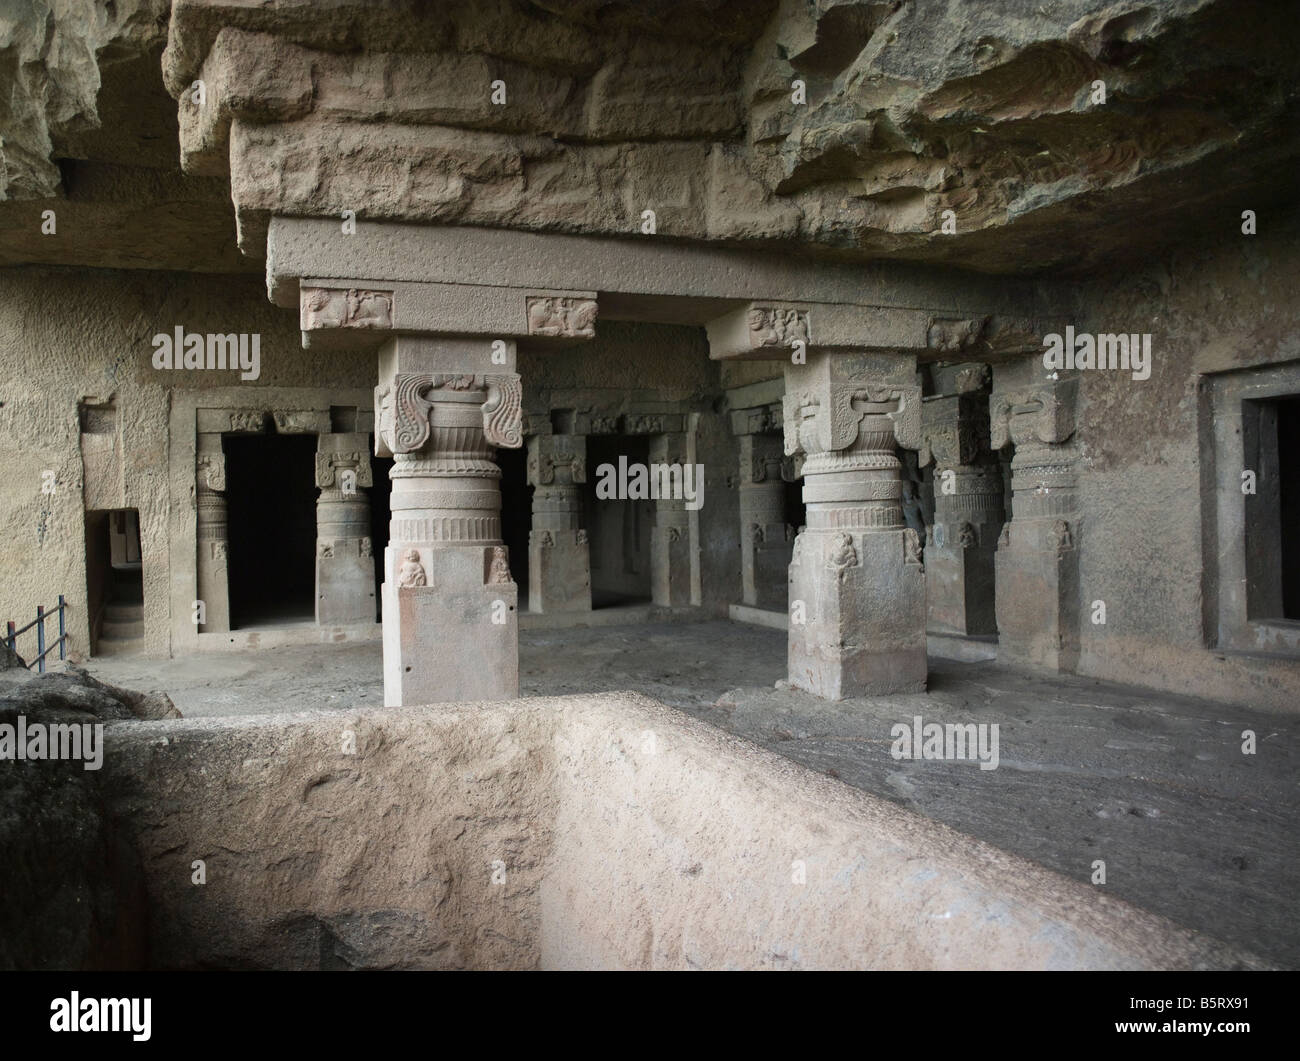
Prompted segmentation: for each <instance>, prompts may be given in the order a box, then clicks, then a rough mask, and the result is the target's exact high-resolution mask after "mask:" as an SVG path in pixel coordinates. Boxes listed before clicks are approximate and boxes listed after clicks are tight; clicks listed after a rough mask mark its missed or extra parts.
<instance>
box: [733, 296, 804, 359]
mask: <svg viewBox="0 0 1300 1061" xmlns="http://www.w3.org/2000/svg"><path fill="white" fill-rule="evenodd" d="M748 323H749V347H750V349H751V350H758V349H761V348H763V347H767V346H786V347H792V346H794V344H795V343H796V342H802V343H803V344H804V345H805V346H809V345H811V344H812V322H811V321H810V320H809V318H808V311H807V310H802V309H794V308H792V307H783V306H755V307H754V308H753V309H751V310H750V311H749V318H748Z"/></svg>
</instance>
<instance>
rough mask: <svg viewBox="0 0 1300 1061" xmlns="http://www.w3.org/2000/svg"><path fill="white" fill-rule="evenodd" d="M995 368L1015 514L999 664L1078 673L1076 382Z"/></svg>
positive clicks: (1007, 529) (994, 423) (1002, 565)
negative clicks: (1012, 448)
mask: <svg viewBox="0 0 1300 1061" xmlns="http://www.w3.org/2000/svg"><path fill="white" fill-rule="evenodd" d="M997 372H998V375H997V377H996V378H995V380H994V391H993V399H992V402H991V403H990V410H989V411H990V419H991V437H992V444H993V447H994V448H995V449H1001V448H1002V447H1003V446H1005V445H1006V444H1007V443H1008V442H1011V443H1014V445H1015V452H1014V455H1013V456H1012V459H1011V492H1012V501H1011V510H1012V518H1011V520H1010V521H1009V522H1008V523H1006V524H1005V525H1004V527H1003V530H1002V538H1001V539H1000V541H999V543H998V551H997V564H996V566H997V619H998V659H999V660H1000V661H1006V662H1011V663H1019V664H1027V665H1031V666H1038V667H1045V668H1048V669H1050V670H1054V671H1067V672H1068V671H1073V670H1074V669H1075V667H1076V665H1077V663H1078V657H1079V561H1078V555H1079V554H1078V547H1079V539H1080V531H1081V527H1080V521H1079V517H1078V514H1077V512H1076V507H1075V506H1076V496H1075V476H1076V465H1077V461H1078V447H1077V441H1076V439H1075V437H1074V428H1075V420H1074V409H1075V400H1076V394H1077V390H1078V380H1077V379H1061V380H1045V381H1044V380H1040V381H1038V382H1029V383H1024V382H1022V381H1027V380H1032V379H1033V378H1034V377H1041V365H1039V364H1038V363H1037V362H1036V361H1032V360H1031V361H1029V362H1025V363H1023V364H1021V363H1018V364H1013V365H1008V366H1006V368H1005V369H1004V368H1003V367H1002V366H999V368H998V370H997Z"/></svg>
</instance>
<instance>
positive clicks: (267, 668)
mask: <svg viewBox="0 0 1300 1061" xmlns="http://www.w3.org/2000/svg"><path fill="white" fill-rule="evenodd" d="M89 669H90V670H91V671H92V672H93V673H94V674H96V675H97V676H99V677H101V678H104V679H105V680H108V681H112V682H115V683H118V684H122V685H126V686H131V687H135V688H161V689H164V690H165V691H166V692H168V693H169V694H170V695H171V697H172V699H173V700H174V701H175V703H176V705H177V707H179V708H180V710H181V711H182V713H183V714H185V715H187V716H198V715H233V714H243V713H261V712H269V711H301V710H306V709H309V708H330V707H335V708H339V709H347V708H351V707H353V706H354V705H357V704H368V705H369V704H375V705H378V704H380V703H382V701H383V683H382V676H381V646H380V645H379V644H378V643H377V642H364V643H350V644H339V645H328V646H326V645H312V646H294V647H290V648H284V649H279V650H276V651H273V652H266V651H264V652H257V653H234V652H230V653H222V654H219V655H211V656H202V657H197V658H191V659H184V660H160V661H148V660H140V659H106V660H95V661H92V662H91V664H90V665H89ZM784 673H785V634H784V633H782V632H780V631H777V630H770V629H764V628H760V627H755V626H747V625H740V624H738V623H731V622H722V621H715V622H704V623H653V624H647V625H637V626H607V627H602V628H590V629H582V628H579V629H564V630H538V629H533V630H527V629H526V630H524V631H523V632H522V633H521V635H520V682H521V687H522V691H523V693H525V694H526V695H531V694H546V695H562V694H565V693H574V692H590V691H597V690H614V689H630V690H635V691H638V692H641V693H644V694H645V695H648V696H652V697H655V698H656V699H659V700H661V701H663V702H664V703H666V704H670V705H672V706H674V707H677V708H679V709H681V710H683V711H686V712H688V713H689V714H692V715H694V716H696V717H698V718H701V719H703V720H705V721H706V722H709V723H712V724H713V725H716V726H720V727H722V728H723V729H726V730H729V731H731V732H733V733H736V734H739V735H742V736H744V737H747V738H749V739H751V740H754V741H756V742H758V743H760V744H762V745H764V746H766V747H768V748H770V749H772V750H773V751H776V752H778V753H780V754H782V755H785V756H787V757H789V758H790V759H793V760H795V761H796V762H799V763H802V764H804V765H805V766H808V767H810V768H811V769H814V770H819V771H822V772H824V773H827V774H830V775H831V776H834V777H838V778H839V779H841V780H842V781H843V782H845V783H846V784H849V785H853V786H856V787H858V788H861V789H863V790H865V791H868V792H871V793H874V794H875V795H878V796H881V797H884V798H886V799H889V800H892V801H894V802H896V803H899V804H901V805H903V806H905V807H908V808H910V809H912V810H914V811H917V812H918V813H921V814H924V815H926V816H928V817H931V818H934V819H937V820H939V821H942V822H945V823H947V824H948V825H951V826H953V827H954V828H957V829H960V830H962V831H963V832H966V833H968V834H970V835H973V836H976V837H978V838H980V839H982V840H985V841H987V842H989V843H991V844H993V845H995V846H997V847H1001V848H1003V849H1005V850H1008V851H1012V852H1015V853H1017V854H1020V855H1023V856H1025V857H1028V858H1031V859H1034V860H1036V861H1038V862H1040V863H1042V864H1043V865H1046V866H1049V867H1051V868H1052V869H1055V870H1057V871H1058V872H1060V873H1063V874H1065V875H1066V876H1070V877H1074V878H1077V879H1080V880H1089V879H1091V876H1092V874H1093V862H1094V861H1095V860H1098V859H1101V860H1104V862H1105V870H1106V883H1105V884H1104V885H1099V887H1104V888H1105V889H1106V890H1107V891H1109V892H1110V893H1111V894H1112V895H1115V896H1118V897H1121V898H1123V899H1126V900H1128V901H1130V902H1132V903H1134V904H1136V905H1138V906H1142V907H1145V908H1147V909H1149V910H1152V911H1154V912H1156V913H1160V914H1163V915H1165V916H1167V917H1169V918H1171V919H1173V920H1175V921H1178V922H1181V923H1182V924H1185V925H1187V926H1189V927H1192V928H1196V929H1199V930H1201V931H1204V932H1207V933H1209V934H1211V935H1214V936H1217V937H1218V938H1220V939H1222V940H1224V941H1227V942H1230V943H1234V944H1236V945H1238V946H1242V947H1245V948H1247V949H1250V950H1253V951H1255V952H1256V953H1257V954H1259V955H1260V956H1261V957H1264V958H1266V959H1270V960H1272V961H1274V962H1276V963H1278V964H1280V965H1283V966H1286V967H1290V968H1295V967H1300V919H1298V918H1297V917H1296V914H1297V896H1300V828H1298V827H1297V822H1300V769H1298V768H1300V752H1298V751H1297V744H1296V738H1297V736H1298V735H1300V718H1297V717H1292V716H1288V715H1277V714H1270V713H1266V712H1263V711H1259V710H1252V709H1246V708H1240V707H1236V706H1231V705H1229V706H1224V705H1219V704H1215V703H1212V702H1208V701H1200V700H1194V699H1189V698H1186V697H1175V696H1169V695H1165V694H1157V693H1152V692H1149V691H1144V690H1141V689H1135V688H1130V687H1124V686H1118V685H1112V684H1107V683H1103V682H1098V681H1093V680H1089V679H1080V678H1056V677H1052V678H1047V677H1035V676H1028V675H1025V674H1021V673H1017V672H1013V671H1010V670H1007V669H1004V668H1000V667H999V666H998V665H997V664H996V663H992V662H973V663H961V662H954V661H949V660H944V659H932V660H931V671H930V691H929V692H928V693H926V694H922V695H912V696H894V697H874V698H868V699H858V700H847V701H843V702H841V703H838V704H836V703H827V702H824V701H821V700H817V699H816V698H814V697H811V696H807V695H805V694H802V693H797V692H792V691H788V690H783V689H780V688H777V687H775V686H776V683H777V682H778V681H779V680H780V679H781V678H782V677H783V675H784ZM915 715H920V716H922V718H923V720H924V722H926V723H929V722H938V723H952V722H957V723H967V722H976V723H980V722H987V723H997V724H998V726H999V738H1000V740H999V752H1000V763H999V766H998V768H997V769H995V770H981V769H979V767H978V765H977V764H976V763H974V762H969V761H968V762H945V761H934V760H924V761H896V760H895V759H894V758H893V757H892V756H891V754H890V750H891V744H892V740H891V735H890V730H891V727H892V726H893V725H894V724H895V723H899V722H902V723H906V724H910V723H911V720H912V718H913V716H915ZM1247 729H1250V730H1253V731H1254V732H1255V734H1256V736H1257V742H1258V751H1257V754H1255V755H1244V754H1242V750H1241V745H1242V739H1241V734H1242V731H1243V730H1247Z"/></svg>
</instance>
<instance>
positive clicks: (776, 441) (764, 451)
mask: <svg viewBox="0 0 1300 1061" xmlns="http://www.w3.org/2000/svg"><path fill="white" fill-rule="evenodd" d="M774 414H775V415H774ZM779 416H780V406H773V407H767V406H761V407H759V408H755V409H742V410H739V411H737V412H734V413H732V418H731V422H732V430H733V431H734V432H735V433H736V434H737V435H739V436H740V498H739V500H740V582H741V602H742V603H743V604H747V605H749V606H750V607H752V608H765V609H768V610H775V611H781V612H783V611H785V608H786V599H785V598H786V588H787V581H788V578H789V567H790V552H791V548H792V545H793V540H794V528H793V527H791V526H790V525H789V524H788V523H787V522H786V516H785V480H784V479H783V468H784V466H785V464H786V461H785V459H784V457H783V455H782V447H781V436H780V435H779V434H776V433H775V432H774V431H772V428H774V427H778V426H779V424H780V421H779Z"/></svg>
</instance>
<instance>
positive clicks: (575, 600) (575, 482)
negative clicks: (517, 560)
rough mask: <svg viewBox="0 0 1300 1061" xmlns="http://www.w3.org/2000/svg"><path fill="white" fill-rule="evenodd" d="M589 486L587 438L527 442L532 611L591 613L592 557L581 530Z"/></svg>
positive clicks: (537, 437)
mask: <svg viewBox="0 0 1300 1061" xmlns="http://www.w3.org/2000/svg"><path fill="white" fill-rule="evenodd" d="M586 481H587V439H586V436H584V435H553V434H552V435H533V436H532V437H530V438H529V439H528V482H529V484H530V485H531V486H533V487H534V490H533V526H532V530H531V531H530V532H529V535H528V610H529V611H531V612H542V613H545V612H589V611H591V555H590V552H589V550H588V547H587V532H586V531H585V530H583V529H582V486H581V484H582V483H585V482H586Z"/></svg>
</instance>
